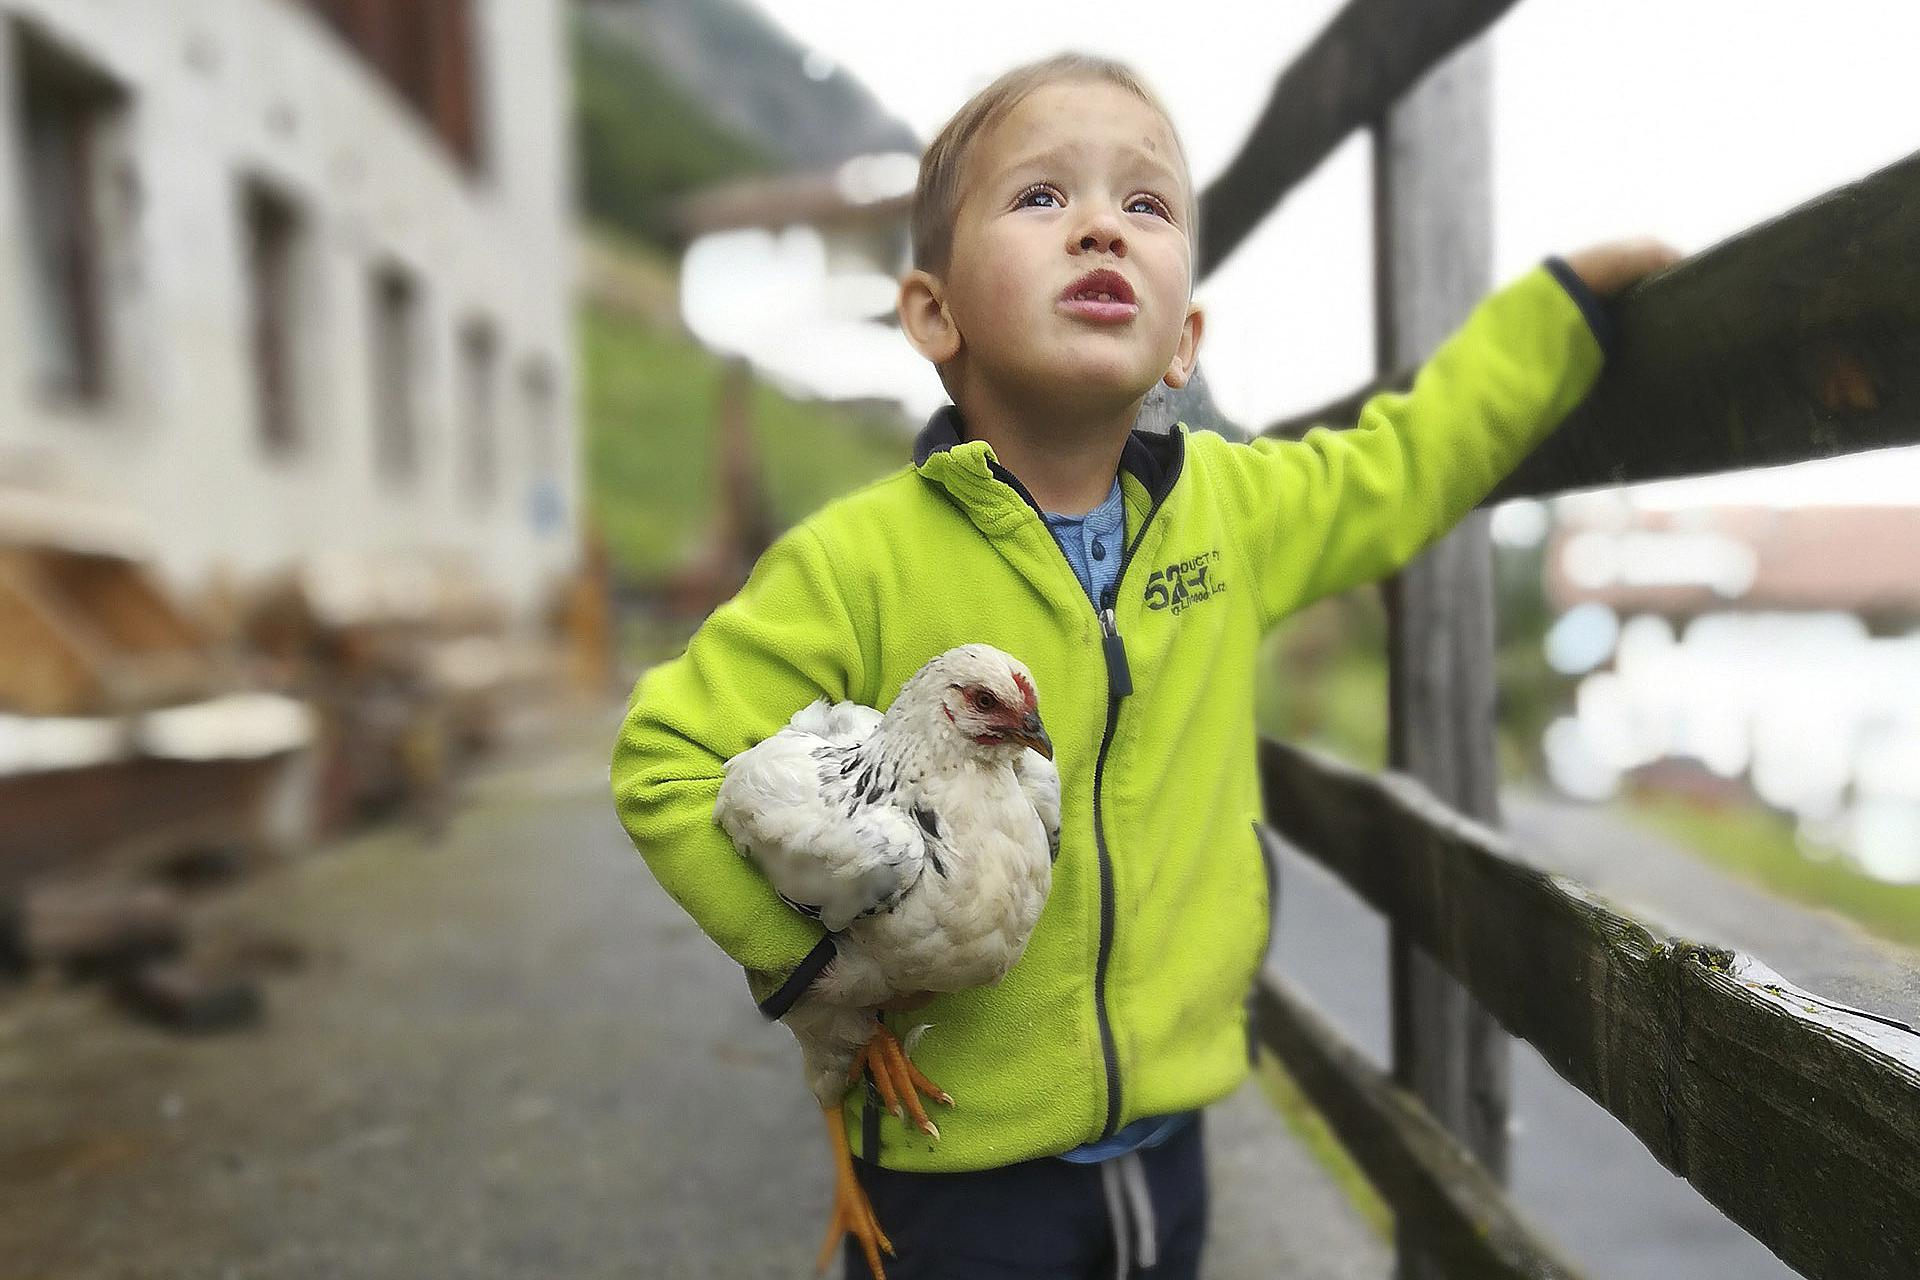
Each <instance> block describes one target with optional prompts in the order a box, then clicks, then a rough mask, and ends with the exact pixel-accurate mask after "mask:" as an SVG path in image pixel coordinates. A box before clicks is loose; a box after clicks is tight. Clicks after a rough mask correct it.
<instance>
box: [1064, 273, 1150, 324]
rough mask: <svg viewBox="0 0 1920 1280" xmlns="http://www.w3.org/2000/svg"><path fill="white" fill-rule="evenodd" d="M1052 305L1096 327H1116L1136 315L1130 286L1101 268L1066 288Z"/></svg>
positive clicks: (1119, 276)
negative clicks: (1091, 322) (1089, 321)
mask: <svg viewBox="0 0 1920 1280" xmlns="http://www.w3.org/2000/svg"><path fill="white" fill-rule="evenodd" d="M1055 305H1056V306H1058V307H1059V308H1060V309H1061V310H1062V311H1065V312H1066V313H1067V314H1068V315H1071V316H1078V317H1079V318H1081V319H1083V320H1092V321H1094V322H1095V323H1097V324H1120V323H1123V322H1125V321H1128V320H1131V319H1133V318H1134V317H1135V316H1136V315H1139V314H1140V307H1139V304H1138V303H1136V302H1135V301H1134V298H1133V286H1132V285H1130V284H1128V283H1127V278H1126V277H1125V276H1123V275H1121V274H1120V273H1119V272H1118V271H1110V270H1108V269H1106V268H1105V267H1102V268H1101V269H1100V270H1098V271H1090V272H1088V273H1087V274H1086V275H1084V276H1081V277H1080V278H1079V279H1078V280H1076V281H1074V282H1073V283H1072V284H1070V285H1068V286H1067V287H1066V290H1065V291H1064V292H1062V293H1061V295H1060V299H1059V301H1058V302H1057V303H1056V304H1055Z"/></svg>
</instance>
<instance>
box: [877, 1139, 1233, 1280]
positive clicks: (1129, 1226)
mask: <svg viewBox="0 0 1920 1280" xmlns="http://www.w3.org/2000/svg"><path fill="white" fill-rule="evenodd" d="M1203 1123H1204V1121H1202V1120H1198V1119H1196V1121H1195V1122H1194V1123H1193V1124H1190V1125H1188V1126H1187V1127H1186V1128H1185V1129H1184V1130H1182V1131H1181V1132H1180V1133H1178V1134H1176V1135H1175V1136H1174V1137H1172V1138H1170V1139H1168V1140H1167V1141H1166V1142H1165V1143H1164V1144H1162V1145H1161V1146H1158V1147H1155V1148H1152V1149H1151V1150H1146V1151H1139V1152H1135V1153H1134V1156H1133V1157H1132V1158H1131V1160H1132V1161H1137V1163H1135V1164H1134V1167H1133V1169H1132V1170H1131V1171H1130V1170H1128V1169H1127V1168H1125V1167H1123V1166H1124V1165H1126V1164H1127V1163H1129V1162H1130V1161H1129V1158H1128V1157H1121V1158H1120V1159H1119V1160H1110V1161H1107V1162H1106V1163H1105V1164H1091V1165H1090V1164H1069V1163H1067V1162H1066V1161H1064V1160H1054V1159H1050V1158H1049V1159H1043V1160H1029V1161H1027V1162H1025V1163H1024V1164H1016V1165H1009V1166H1007V1167H1006V1168H1004V1169H988V1170H985V1171H983V1172H980V1173H896V1172H894V1171H892V1170H889V1169H881V1168H879V1167H877V1166H875V1165H870V1164H867V1163H866V1162H865V1161H861V1160H855V1161H854V1162H853V1167H854V1172H855V1173H856V1175H857V1176H858V1177H859V1179H860V1184H861V1185H862V1186H864V1187H865V1188H866V1189H867V1195H868V1196H869V1197H870V1198H871V1199H872V1200H873V1212H874V1216H875V1217H876V1218H878V1219H879V1221H880V1228H881V1230H883V1231H885V1232H886V1233H887V1236H888V1238H889V1239H891V1240H892V1241H893V1247H894V1249H895V1250H896V1251H897V1253H896V1256H894V1257H891V1258H889V1257H887V1256H886V1255H884V1254H882V1255H881V1261H882V1263H884V1265H885V1266H886V1269H887V1280H1115V1278H1116V1277H1124V1278H1125V1280H1134V1278H1136V1277H1137V1278H1138V1280H1195V1277H1197V1276H1198V1275H1199V1273H1200V1246H1201V1243H1202V1241H1203V1239H1204V1238H1205V1236H1206V1229H1207V1168H1206V1159H1205V1153H1204V1150H1203V1144H1202V1140H1201V1133H1200V1130H1201V1126H1202V1124H1203ZM1145 1232H1150V1234H1151V1237H1152V1239H1151V1243H1150V1244H1149V1242H1148V1241H1147V1240H1145V1239H1143V1233H1145ZM1122 1251H1124V1254H1123V1252H1122ZM1143 1253H1148V1254H1157V1258H1156V1260H1155V1265H1154V1266H1153V1267H1152V1268H1150V1269H1143V1268H1142V1267H1141V1265H1140V1261H1141V1258H1142V1256H1143ZM1123 1259H1124V1261H1123ZM1123 1267H1124V1269H1123ZM846 1268H847V1269H846V1274H847V1280H870V1277H871V1276H872V1274H873V1273H872V1272H871V1271H869V1270H868V1269H867V1264H866V1259H865V1258H864V1257H863V1256H862V1255H861V1252H860V1246H859V1245H858V1244H856V1243H854V1241H853V1240H852V1239H849V1240H848V1241H847V1247H846Z"/></svg>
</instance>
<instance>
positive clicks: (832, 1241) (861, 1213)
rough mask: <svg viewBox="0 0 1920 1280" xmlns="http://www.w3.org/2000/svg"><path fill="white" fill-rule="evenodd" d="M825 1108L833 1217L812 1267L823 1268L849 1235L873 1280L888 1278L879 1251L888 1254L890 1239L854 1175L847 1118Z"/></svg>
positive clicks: (832, 1109)
mask: <svg viewBox="0 0 1920 1280" xmlns="http://www.w3.org/2000/svg"><path fill="white" fill-rule="evenodd" d="M825 1110H826V1117H827V1138H828V1141H830V1142H831V1143H832V1144H833V1217H831V1218H829V1219H828V1220H827V1240H826V1243H825V1244H823V1245H821V1246H820V1258H819V1261H817V1262H816V1263H815V1264H814V1270H815V1271H816V1272H823V1271H825V1270H826V1269H827V1264H828V1263H829V1262H832V1261H833V1255H834V1253H835V1251H836V1250H838V1249H839V1248H840V1240H841V1237H843V1236H849V1235H850V1236H852V1237H853V1238H854V1239H855V1240H858V1241H859V1242H860V1251H861V1252H862V1253H864V1254H865V1255H866V1256H867V1269H868V1270H869V1271H871V1272H873V1276H874V1280H887V1271H886V1268H885V1267H882V1266H881V1265H880V1251H881V1250H882V1249H884V1250H886V1251H887V1253H889V1254H891V1253H892V1252H893V1241H891V1240H889V1239H887V1233H886V1232H884V1231H882V1230H881V1229H880V1223H879V1222H878V1221H876V1220H875V1218H874V1216H873V1202H872V1201H871V1200H869V1199H867V1193H866V1191H865V1190H864V1189H862V1187H861V1186H860V1182H859V1179H857V1178H855V1177H854V1176H853V1152H852V1151H851V1150H850V1149H849V1148H848V1146H847V1129H846V1121H845V1120H844V1119H843V1118H842V1117H841V1115H840V1108H839V1107H837V1106H834V1107H827V1108H826V1109H825Z"/></svg>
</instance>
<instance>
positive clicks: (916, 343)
mask: <svg viewBox="0 0 1920 1280" xmlns="http://www.w3.org/2000/svg"><path fill="white" fill-rule="evenodd" d="M895 305H896V309H897V310H898V311H899V313H900V328H901V329H902V330H903V331H904V332H905V333H906V335H907V341H908V342H911V343H912V344H913V349H914V350H915V351H918V352H919V353H920V354H921V355H923V356H925V357H926V358H927V359H928V360H931V361H932V362H933V363H934V364H936V365H941V364H945V363H946V362H947V361H949V360H951V359H953V358H954V357H955V356H957V355H959V354H960V330H959V327H958V326H956V325H955V324H954V323H953V317H952V316H951V315H949V314H948V313H947V302H946V290H945V287H944V286H943V285H942V284H941V283H940V279H939V277H937V276H934V275H931V274H929V273H928V272H925V271H921V270H918V269H915V270H913V271H909V272H907V274H906V275H905V276H904V277H902V278H901V281H900V300H899V302H898V303H897V304H895Z"/></svg>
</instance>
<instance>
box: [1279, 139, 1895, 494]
mask: <svg viewBox="0 0 1920 1280" xmlns="http://www.w3.org/2000/svg"><path fill="white" fill-rule="evenodd" d="M1611 310H1612V316H1613V323H1614V327H1615V329H1616V332H1617V334H1618V345H1617V347H1616V349H1615V350H1614V352H1613V353H1612V355H1611V356H1610V357H1609V359H1608V361H1607V370H1606V373H1605V374H1604V375H1603V376H1602V378H1601V379H1600V383H1599V385H1598V386H1597V387H1596V388H1595V389H1594V392H1593V394H1592V395H1591V396H1589V397H1588V398H1587V400H1586V402H1585V403H1584V404H1583V405H1581V407H1580V408H1579V409H1577V410H1575V411H1574V413H1573V415H1572V416H1571V417H1569V418H1568V419H1567V421H1566V422H1565V423H1564V424H1562V426H1561V428H1560V430H1559V431H1557V432H1555V433H1554V435H1553V436H1552V437H1551V438H1549V439H1548V440H1547V442H1546V443H1545V444H1543V445H1541V446H1540V448H1538V449H1536V450H1535V451H1534V453H1533V455H1532V456H1531V457H1529V458H1528V459H1527V460H1526V461H1525V462H1524V463H1522V464H1521V465H1520V468H1519V469H1518V470H1517V471H1515V472H1514V473H1513V474H1512V475H1511V476H1510V477H1508V479H1507V480H1506V482H1505V483H1504V484H1502V485H1501V486H1500V488H1499V489H1498V490H1496V491H1495V493H1494V494H1493V496H1492V497H1491V498H1490V499H1489V501H1492V502H1499V501H1503V500H1505V499H1507V498H1514V497H1525V496H1539V495H1543V494H1549V493H1559V492H1563V491H1565V490H1569V489H1585V488H1593V487H1596V486H1601V485H1615V484H1628V483H1635V482H1639V481H1645V480H1659V479H1666V478H1670V477H1674V476H1689V475H1704V474H1708V473H1711V472H1718V471H1735V470H1740V469H1743V468H1747V467H1761V466H1777V465H1781V464H1784V463H1789V462H1804V461H1807V460H1809V459H1813V458H1827V457H1833V456H1835V455H1837V454H1844V453H1859V452H1862V451H1865V450H1868V449H1879V448H1886V447H1889V446H1893V445H1904V444H1914V443H1920V153H1917V154H1915V155H1912V156H1909V157H1907V158H1906V159H1904V160H1901V161H1899V162H1897V163H1895V164H1892V165H1889V166H1888V167H1887V168H1885V169H1882V170H1880V171H1879V172H1878V173H1874V174H1871V175H1869V176H1868V177H1865V178H1862V179H1860V180H1859V181H1858V182H1854V183H1850V184H1848V185H1847V186H1844V187H1841V188H1839V189H1837V190H1834V191H1830V192H1828V193H1827V194H1826V195H1823V196H1820V197H1818V198H1817V199H1814V200H1811V201H1809V202H1808V203H1806V204H1804V205H1801V206H1800V207H1799V208H1797V209H1794V210H1792V211H1790V212H1788V213H1784V214H1782V215H1780V216H1779V217H1777V218H1774V219H1772V220H1770V221H1767V222H1763V223H1761V224H1760V225H1758V226H1756V227H1752V228H1750V229H1748V230H1746V231H1743V232H1741V233H1740V234H1739V235H1736V236H1734V237H1733V238H1731V239H1729V240H1725V241H1723V242H1721V243H1720V244H1718V245H1716V246H1714V247H1713V248H1711V249H1708V250H1706V251H1705V252H1703V253H1699V254H1696V255H1694V256H1693V257H1691V258H1688V259H1687V260H1686V261H1685V262H1682V263H1680V264H1679V265H1678V266H1675V267H1673V268H1671V269H1670V270H1667V271H1663V272H1661V273H1660V274H1659V275H1657V276H1653V277H1650V278H1649V279H1647V280H1646V281H1645V282H1643V283H1642V284H1640V285H1638V286H1636V287H1634V288H1632V289H1629V290H1628V291H1627V292H1626V293H1625V294H1623V295H1622V296H1621V297H1620V298H1619V299H1618V300H1616V301H1615V302H1614V303H1613V304H1612V308H1611ZM1410 381H1411V374H1401V375H1397V376H1394V377H1389V378H1383V379H1381V380H1379V381H1378V382H1376V383H1373V384H1370V385H1368V386H1366V387H1363V388H1361V389H1360V390H1359V391H1356V392H1354V393H1352V394H1350V395H1347V396H1343V397H1341V398H1340V399H1339V400H1336V401H1333V402H1332V403H1330V404H1326V405H1323V406H1321V407H1320V408H1318V409H1316V410H1314V411H1313V412H1311V413H1307V414H1302V415H1299V416H1298V417H1294V418H1289V419H1287V420H1285V421H1283V422H1278V423H1275V424H1274V425H1272V426H1271V427H1268V428H1267V429H1266V432H1265V434H1268V435H1282V436H1299V435H1303V434H1305V433H1306V431H1307V430H1308V429H1309V428H1311V427H1313V426H1315V425H1317V424H1319V423H1328V424H1334V425H1342V424H1350V423H1352V422H1353V421H1354V420H1355V418H1356V417H1357V416H1358V413H1359V408H1360V405H1361V404H1362V403H1364V402H1365V400H1366V399H1367V397H1368V396H1370V395H1372V394H1374V393H1375V392H1376V391H1380V390H1386V389H1396V388H1404V387H1405V386H1406V385H1407V384H1408V383H1409V382H1410Z"/></svg>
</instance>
